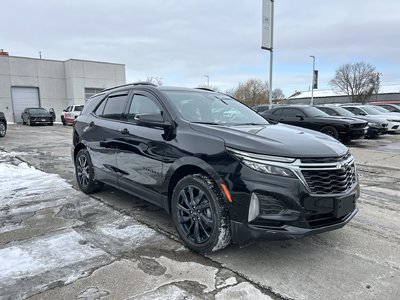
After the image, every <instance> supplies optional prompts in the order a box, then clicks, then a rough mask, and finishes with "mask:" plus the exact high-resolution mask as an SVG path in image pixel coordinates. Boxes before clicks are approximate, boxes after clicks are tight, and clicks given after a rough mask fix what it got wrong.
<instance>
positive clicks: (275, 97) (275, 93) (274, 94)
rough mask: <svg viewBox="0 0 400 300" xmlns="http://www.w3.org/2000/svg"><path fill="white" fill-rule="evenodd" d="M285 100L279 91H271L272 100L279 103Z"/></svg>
mask: <svg viewBox="0 0 400 300" xmlns="http://www.w3.org/2000/svg"><path fill="white" fill-rule="evenodd" d="M285 98H286V96H285V94H284V93H283V91H282V90H281V89H274V90H273V91H272V100H277V101H281V100H283V99H285Z"/></svg>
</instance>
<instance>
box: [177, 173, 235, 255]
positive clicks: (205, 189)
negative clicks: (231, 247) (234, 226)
mask: <svg viewBox="0 0 400 300" xmlns="http://www.w3.org/2000/svg"><path fill="white" fill-rule="evenodd" d="M172 218H173V221H174V224H175V227H176V228H177V230H178V233H179V235H180V237H181V238H182V239H183V241H184V242H185V243H186V245H187V246H188V247H189V248H190V249H192V250H193V251H196V252H199V253H207V252H212V251H216V250H219V249H222V248H225V247H226V246H227V245H228V244H229V243H230V238H231V232H230V223H229V215H228V211H227V208H226V203H225V199H224V198H223V197H222V194H221V193H220V191H219V190H218V189H217V187H216V185H215V184H214V183H213V181H212V180H211V179H210V178H208V177H206V176H204V175H201V174H195V175H189V176H186V177H184V178H183V179H181V180H180V181H179V182H178V184H177V185H176V187H175V189H174V192H173V195H172Z"/></svg>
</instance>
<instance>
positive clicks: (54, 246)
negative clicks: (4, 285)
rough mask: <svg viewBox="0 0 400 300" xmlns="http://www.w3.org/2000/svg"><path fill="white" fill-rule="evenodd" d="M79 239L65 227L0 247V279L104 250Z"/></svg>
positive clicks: (33, 273)
mask: <svg viewBox="0 0 400 300" xmlns="http://www.w3.org/2000/svg"><path fill="white" fill-rule="evenodd" d="M80 240H82V236H81V235H79V234H78V233H76V232H75V231H73V230H68V231H64V232H62V233H59V234H56V235H54V234H53V235H50V236H45V237H39V238H36V239H33V240H29V241H27V242H24V243H21V244H18V245H13V246H11V247H8V248H4V249H0V281H6V279H14V280H15V279H18V278H22V277H28V276H33V275H37V274H40V273H43V272H46V271H48V270H54V269H55V268H59V267H63V266H67V265H71V264H73V263H77V262H81V261H85V260H88V259H90V258H94V257H98V256H100V255H104V254H105V252H104V251H102V250H101V249H98V248H92V247H90V246H89V245H87V244H86V245H81V244H80V243H79V241H80Z"/></svg>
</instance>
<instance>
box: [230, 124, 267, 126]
mask: <svg viewBox="0 0 400 300" xmlns="http://www.w3.org/2000/svg"><path fill="white" fill-rule="evenodd" d="M246 125H269V124H268V123H264V124H261V123H239V124H232V126H246Z"/></svg>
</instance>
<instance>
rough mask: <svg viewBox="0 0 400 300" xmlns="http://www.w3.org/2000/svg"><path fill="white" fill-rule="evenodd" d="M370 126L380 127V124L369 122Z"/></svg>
mask: <svg viewBox="0 0 400 300" xmlns="http://www.w3.org/2000/svg"><path fill="white" fill-rule="evenodd" d="M368 126H369V127H373V128H377V127H380V126H379V124H377V123H368Z"/></svg>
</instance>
